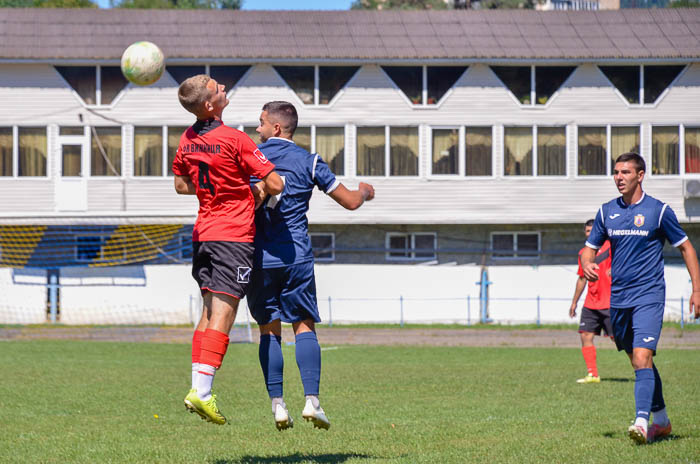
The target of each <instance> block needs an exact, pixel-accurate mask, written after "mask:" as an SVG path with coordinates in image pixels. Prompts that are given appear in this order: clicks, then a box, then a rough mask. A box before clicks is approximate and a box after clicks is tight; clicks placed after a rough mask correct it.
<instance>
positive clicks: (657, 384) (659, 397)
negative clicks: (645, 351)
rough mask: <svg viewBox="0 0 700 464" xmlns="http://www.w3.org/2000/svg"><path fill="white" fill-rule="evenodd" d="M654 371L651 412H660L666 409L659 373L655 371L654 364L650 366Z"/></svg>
mask: <svg viewBox="0 0 700 464" xmlns="http://www.w3.org/2000/svg"><path fill="white" fill-rule="evenodd" d="M651 367H652V368H653V369H654V396H652V398H651V411H652V412H656V411H661V410H662V409H664V408H665V407H666V403H665V402H664V390H663V387H662V385H661V376H659V371H657V370H656V364H653V365H652V366H651Z"/></svg>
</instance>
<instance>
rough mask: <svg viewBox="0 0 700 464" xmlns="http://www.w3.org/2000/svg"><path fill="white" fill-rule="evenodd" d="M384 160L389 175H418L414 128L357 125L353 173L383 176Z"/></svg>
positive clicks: (416, 142) (416, 140) (384, 170)
mask: <svg viewBox="0 0 700 464" xmlns="http://www.w3.org/2000/svg"><path fill="white" fill-rule="evenodd" d="M387 139H388V140H387ZM387 147H388V148H389V149H388V152H387ZM387 163H388V164H389V168H388V172H389V175H391V176H416V175H418V128H417V127H384V126H381V127H358V128H357V175H358V176H385V175H386V173H387Z"/></svg>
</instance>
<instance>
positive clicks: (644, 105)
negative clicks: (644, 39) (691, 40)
mask: <svg viewBox="0 0 700 464" xmlns="http://www.w3.org/2000/svg"><path fill="white" fill-rule="evenodd" d="M646 64H648V65H655V66H664V65H666V66H679V65H680V66H683V69H681V72H679V73H678V75H677V76H676V78H675V79H673V80H672V81H671V82H670V83H669V84H668V86H667V87H666V88H665V89H664V91H663V92H661V94H660V95H659V97H658V98H657V99H656V101H655V102H654V103H644V66H645V65H646ZM600 66H638V67H639V103H630V102H628V101H627V99H626V98H625V96H624V95H622V92H620V91H619V90H618V89H617V87H616V86H615V84H613V83H612V81H611V80H610V79H608V76H606V75H605V73H604V72H603V70H602V69H600ZM596 68H597V69H598V72H599V73H600V75H601V76H603V78H604V79H605V80H606V81H607V82H608V84H610V87H612V88H613V91H614V92H615V94H616V95H617V96H618V98H619V99H620V100H622V102H623V103H624V104H625V105H627V107H628V108H656V107H657V106H658V105H659V103H661V102H662V101H663V99H664V98H666V95H667V94H668V92H669V91H670V89H671V87H673V86H674V85H675V84H676V82H678V80H679V79H680V78H681V77H682V76H683V74H685V73H686V72H687V71H688V68H690V64H688V63H677V64H675V65H674V64H669V63H658V64H657V63H642V64H635V65H629V64H625V63H598V64H596Z"/></svg>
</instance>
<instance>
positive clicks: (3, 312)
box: [0, 264, 691, 324]
mask: <svg viewBox="0 0 700 464" xmlns="http://www.w3.org/2000/svg"><path fill="white" fill-rule="evenodd" d="M115 269H120V270H119V271H118V272H116V271H115V273H114V276H112V277H109V268H101V269H91V268H82V269H80V270H72V271H68V270H64V271H63V274H62V275H63V277H62V283H63V284H64V285H66V286H64V287H63V288H62V289H61V323H64V324H193V323H194V322H195V321H196V320H197V319H198V318H199V310H200V306H199V305H200V304H201V301H200V299H199V296H198V295H199V292H198V289H197V286H196V284H195V282H194V280H193V279H192V277H191V275H190V266H185V265H172V266H170V265H169V266H144V267H143V268H141V267H138V266H134V267H132V268H115ZM575 272H576V267H575V266H537V267H532V266H502V267H491V268H489V280H490V281H491V282H492V285H491V287H490V290H489V291H490V303H489V313H490V317H491V319H493V320H494V322H496V323H500V324H516V323H535V322H536V321H537V301H536V298H537V296H538V295H539V296H540V298H541V300H540V316H539V317H540V321H541V322H542V323H544V324H546V323H572V322H575V321H572V320H571V319H569V317H568V310H569V304H570V301H571V296H572V295H573V291H574V286H575V281H576V274H575ZM16 280H22V279H16ZM23 280H24V281H25V282H35V283H39V282H42V280H41V276H38V277H36V278H32V279H26V278H24V279H23ZM479 280H480V268H479V267H478V266H473V265H467V266H454V265H441V266H431V265H415V266H403V265H342V264H331V265H317V266H316V283H317V292H318V306H319V312H320V315H321V318H322V319H323V320H324V322H325V323H329V322H331V320H332V322H333V323H334V324H342V323H361V322H370V323H380V322H388V323H397V324H398V323H399V322H400V321H401V318H402V316H403V320H404V322H406V323H459V324H466V323H467V322H468V321H469V322H470V323H472V324H473V323H476V322H478V320H479V286H478V285H477V284H476V283H477V282H478V281H479ZM43 282H45V278H44V280H43ZM107 282H114V283H120V284H131V285H136V286H119V285H117V286H115V285H111V284H109V285H108V284H106V283H107ZM666 282H667V305H666V315H665V319H666V320H674V321H678V320H679V318H680V301H679V300H680V298H681V297H683V298H684V299H685V303H684V311H686V315H685V320H689V316H688V314H687V298H688V295H689V294H690V290H691V286H690V282H689V279H688V274H687V271H686V270H685V268H684V267H683V266H666ZM80 283H82V284H83V285H89V286H75V285H78V284H80ZM0 291H2V293H0V323H2V324H29V323H42V322H45V320H46V319H45V317H46V316H45V314H46V289H45V287H44V286H43V285H33V286H30V285H17V284H13V278H12V271H11V270H9V269H0ZM329 297H330V299H331V300H330V308H329ZM401 297H403V315H402V313H401V309H402V305H401ZM467 297H469V299H468V298H467ZM582 304H583V297H582V298H581V301H580V304H579V308H580V307H581V305H582ZM246 307H247V306H246V303H245V300H244V301H242V302H241V309H242V308H246ZM246 317H249V315H248V314H247V311H243V310H241V311H239V314H238V317H237V319H236V323H237V324H241V323H245V322H246Z"/></svg>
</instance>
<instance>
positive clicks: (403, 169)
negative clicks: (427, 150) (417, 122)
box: [389, 127, 418, 176]
mask: <svg viewBox="0 0 700 464" xmlns="http://www.w3.org/2000/svg"><path fill="white" fill-rule="evenodd" d="M389 134H390V136H389V137H390V141H391V145H390V148H389V149H390V158H389V159H390V163H389V166H390V171H389V172H390V175H392V176H417V175H418V128H417V127H391V128H390V129H389Z"/></svg>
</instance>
